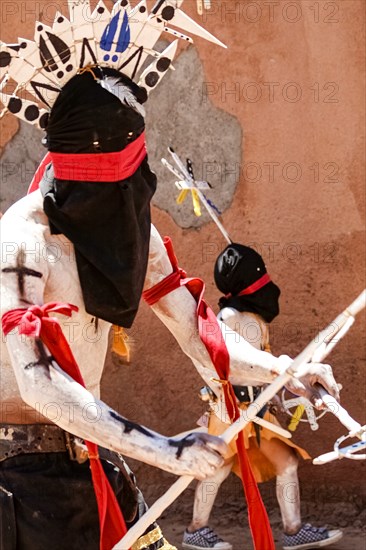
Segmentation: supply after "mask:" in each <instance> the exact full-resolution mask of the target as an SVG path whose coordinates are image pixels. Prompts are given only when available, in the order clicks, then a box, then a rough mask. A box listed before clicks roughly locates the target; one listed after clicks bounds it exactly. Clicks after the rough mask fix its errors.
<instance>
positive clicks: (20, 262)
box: [2, 250, 43, 297]
mask: <svg viewBox="0 0 366 550" xmlns="http://www.w3.org/2000/svg"><path fill="white" fill-rule="evenodd" d="M24 263H25V252H24V250H21V251H20V252H19V254H18V256H17V264H16V266H15V267H5V268H4V269H2V272H3V273H16V274H17V276H18V289H19V293H20V295H21V296H22V297H23V296H24V281H25V277H26V276H28V277H37V278H39V279H41V278H42V277H43V275H42V273H40V272H39V271H36V270H35V269H30V268H28V267H25V265H24Z"/></svg>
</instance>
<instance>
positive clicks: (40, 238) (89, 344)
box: [0, 191, 111, 423]
mask: <svg viewBox="0 0 366 550" xmlns="http://www.w3.org/2000/svg"><path fill="white" fill-rule="evenodd" d="M0 223H1V229H2V231H1V233H2V259H3V261H4V262H6V260H7V259H9V262H7V265H8V264H9V263H11V257H12V254H13V251H14V253H16V251H17V249H18V246H19V245H18V243H20V242H23V243H24V244H25V249H26V252H27V253H28V252H30V251H32V252H33V254H30V255H29V258H30V259H31V260H32V267H34V268H35V269H36V270H37V271H40V272H42V273H44V277H45V280H44V283H45V287H44V296H43V303H48V302H53V301H57V302H67V303H70V304H73V305H76V306H77V307H78V308H79V311H78V312H75V313H73V315H72V317H71V318H68V317H65V316H62V315H55V316H56V317H58V319H59V321H60V324H61V327H62V330H63V332H64V335H65V337H66V339H67V341H68V343H69V345H70V347H71V349H72V352H73V354H74V357H75V359H76V361H77V363H78V365H79V367H80V370H81V373H82V375H83V378H84V382H85V385H86V387H87V389H88V390H89V391H90V392H91V393H92V394H93V395H94V396H95V397H99V393H100V380H101V376H102V372H103V367H104V360H105V355H106V351H107V345H108V333H109V329H110V326H111V325H110V323H106V322H105V321H102V320H98V323H97V329H96V325H95V322H92V320H93V317H92V315H90V314H88V313H87V312H86V311H85V309H84V302H83V298H82V293H81V288H80V282H79V277H78V273H77V267H76V262H75V256H74V248H73V245H72V244H71V242H70V241H69V240H68V239H67V238H66V237H65V236H64V235H51V233H50V230H49V226H48V219H47V217H46V215H45V214H44V212H43V199H42V196H41V193H40V192H39V191H36V192H34V193H32V194H31V195H28V196H27V197H24V198H23V199H21V200H20V201H18V202H17V203H15V204H14V205H13V206H12V207H11V208H10V209H9V210H8V211H7V212H6V213H5V214H4V216H3V218H2V220H1V222H0ZM13 263H14V261H13ZM9 277H12V278H13V279H16V275H14V274H11V275H10V274H5V273H2V285H1V286H2V304H3V305H2V308H3V311H4V310H7V309H11V308H8V307H6V305H5V303H4V302H6V301H7V296H6V292H7V291H6V286H7V285H6V286H5V284H4V283H5V278H7V279H6V283H7V284H8V282H9V280H8V278H9ZM32 283H34V281H32V277H25V294H26V296H27V299H28V300H29V299H32V288H31V285H32ZM35 303H37V302H36V301H35ZM13 307H26V306H25V305H23V304H20V305H19V304H14V306H13ZM52 315H54V314H52ZM5 338H6V337H4V335H3V334H2V341H1V371H0V372H1V401H2V405H3V406H2V413H3V414H2V418H0V421H3V422H10V423H11V422H22V423H27V421H28V417H29V419H30V420H31V421H32V422H34V420H35V415H34V413H33V412H32V411H29V407H27V406H25V404H24V403H23V402H22V400H21V398H20V394H19V390H18V384H17V382H16V379H15V376H14V371H13V368H12V366H11V363H10V358H9V354H8V350H7V347H6V344H5ZM38 416H40V415H38ZM39 421H41V422H42V418H41V417H40V418H39Z"/></svg>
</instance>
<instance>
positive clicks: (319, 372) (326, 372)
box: [286, 363, 339, 409]
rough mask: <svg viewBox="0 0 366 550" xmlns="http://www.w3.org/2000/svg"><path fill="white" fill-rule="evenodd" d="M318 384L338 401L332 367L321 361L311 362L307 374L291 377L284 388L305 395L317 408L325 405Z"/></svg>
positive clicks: (336, 385)
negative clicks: (297, 377) (296, 377)
mask: <svg viewBox="0 0 366 550" xmlns="http://www.w3.org/2000/svg"><path fill="white" fill-rule="evenodd" d="M318 384H320V385H321V386H323V388H325V389H326V391H327V392H328V393H329V394H330V395H331V396H333V397H334V398H335V399H336V400H337V401H339V388H338V384H337V382H336V381H335V379H334V376H333V371H332V367H331V366H330V365H326V364H323V363H311V364H310V365H309V371H308V374H306V375H305V376H302V377H301V378H300V379H295V378H292V379H291V380H290V382H289V383H288V384H286V388H287V389H288V390H289V391H291V392H292V393H295V394H296V395H302V396H303V397H306V399H308V400H309V401H310V402H311V403H312V404H313V405H314V406H315V408H317V409H323V408H324V407H325V405H324V403H323V401H322V399H321V397H320V394H319V388H317V385H318Z"/></svg>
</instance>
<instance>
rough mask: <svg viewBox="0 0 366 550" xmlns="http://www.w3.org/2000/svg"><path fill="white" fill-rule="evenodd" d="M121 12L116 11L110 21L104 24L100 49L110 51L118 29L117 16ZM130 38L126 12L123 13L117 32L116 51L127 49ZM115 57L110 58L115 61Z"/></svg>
mask: <svg viewBox="0 0 366 550" xmlns="http://www.w3.org/2000/svg"><path fill="white" fill-rule="evenodd" d="M120 13H121V12H118V13H117V14H116V15H115V16H114V17H113V18H112V19H111V21H110V23H109V24H108V25H107V26H106V28H105V30H104V32H103V35H102V39H101V41H100V47H101V49H102V50H105V51H107V52H110V51H111V49H112V46H113V41H114V40H115V36H116V34H117V31H118V23H119V16H120ZM130 39H131V32H130V26H129V24H128V15H127V12H124V13H123V20H122V25H121V29H120V32H119V36H118V40H117V45H116V50H115V51H116V52H118V53H122V52H124V51H125V50H127V48H128V45H129V43H130ZM106 57H107V56H105V57H104V60H105V61H108V60H107V59H106ZM117 59H118V58H117V57H116V56H113V58H112V60H113V61H117Z"/></svg>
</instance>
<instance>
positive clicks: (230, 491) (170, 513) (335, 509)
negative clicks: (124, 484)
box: [128, 460, 366, 550]
mask: <svg viewBox="0 0 366 550" xmlns="http://www.w3.org/2000/svg"><path fill="white" fill-rule="evenodd" d="M128 462H129V463H131V461H130V460H128ZM130 465H131V466H132V468H133V470H134V471H135V473H136V475H137V479H138V483H139V486H140V488H141V489H142V491H143V493H144V495H145V499H146V501H147V503H148V504H149V505H151V504H152V503H153V502H154V500H155V499H156V498H158V497H159V496H161V495H162V494H163V493H164V492H165V490H166V489H167V488H168V487H169V486H170V485H171V483H172V482H173V481H174V480H175V477H174V476H170V475H169V474H165V473H164V472H160V480H161V483H160V484H156V483H152V480H153V476H152V475H151V474H154V473H155V472H154V469H152V468H150V467H149V466H146V465H143V466H141V464H139V463H137V462H135V461H132V464H130ZM136 470H138V471H136ZM345 474H346V471H345ZM304 477H305V476H304V475H302V476H300V479H301V478H302V479H301V482H302V495H303V497H302V501H301V512H302V520H303V523H311V524H312V525H315V526H317V527H321V526H326V527H328V529H341V530H342V531H343V538H342V539H341V540H340V541H339V542H338V543H337V544H334V545H332V546H330V548H332V549H334V550H366V507H365V505H364V499H363V498H360V496H359V495H356V492H355V491H348V492H346V491H344V490H342V489H341V488H340V487H339V486H338V487H337V486H334V487H330V486H325V485H320V484H318V485H317V486H316V488H315V490H313V489H310V487H311V479H309V478H308V479H307V480H306V479H304ZM362 485H363V480H362V478H360V486H362ZM260 489H261V494H262V497H263V501H264V504H265V506H266V509H267V512H268V516H269V520H270V523H271V526H272V530H273V535H274V539H275V543H276V550H280V549H281V548H282V546H281V538H282V524H281V516H280V512H279V508H278V505H277V502H276V498H275V496H274V495H275V483H274V481H269V482H267V483H265V484H261V485H260ZM194 490H195V485H194V483H192V484H191V485H190V486H189V487H188V488H187V489H186V491H185V492H184V493H183V494H182V495H181V496H180V497H179V498H178V499H177V500H176V501H175V502H174V503H173V504H172V505H171V507H170V508H168V510H166V511H165V512H164V514H163V515H162V516H161V517H160V518H159V520H158V523H159V525H160V526H161V528H162V529H163V532H164V535H165V537H166V538H167V539H168V541H169V542H170V543H171V544H174V545H175V546H176V547H177V549H178V550H181V548H182V547H181V541H182V536H183V532H184V529H185V528H186V526H187V525H188V524H189V522H190V519H191V513H192V505H193V499H194ZM309 496H310V497H311V499H309ZM210 527H212V528H213V529H215V530H216V532H217V533H218V534H219V535H220V536H221V537H222V538H223V539H225V540H227V541H229V542H231V544H232V545H233V550H252V549H253V546H252V543H251V536H250V531H249V528H248V523H247V511H246V506H245V504H244V496H243V493H242V487H241V484H240V482H239V480H238V479H237V478H236V476H233V475H232V476H229V478H228V479H227V480H226V481H225V482H224V483H223V485H222V486H221V489H220V491H219V494H218V496H217V498H216V502H215V505H214V508H213V511H212V514H211V518H210ZM260 550H265V549H260Z"/></svg>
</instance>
